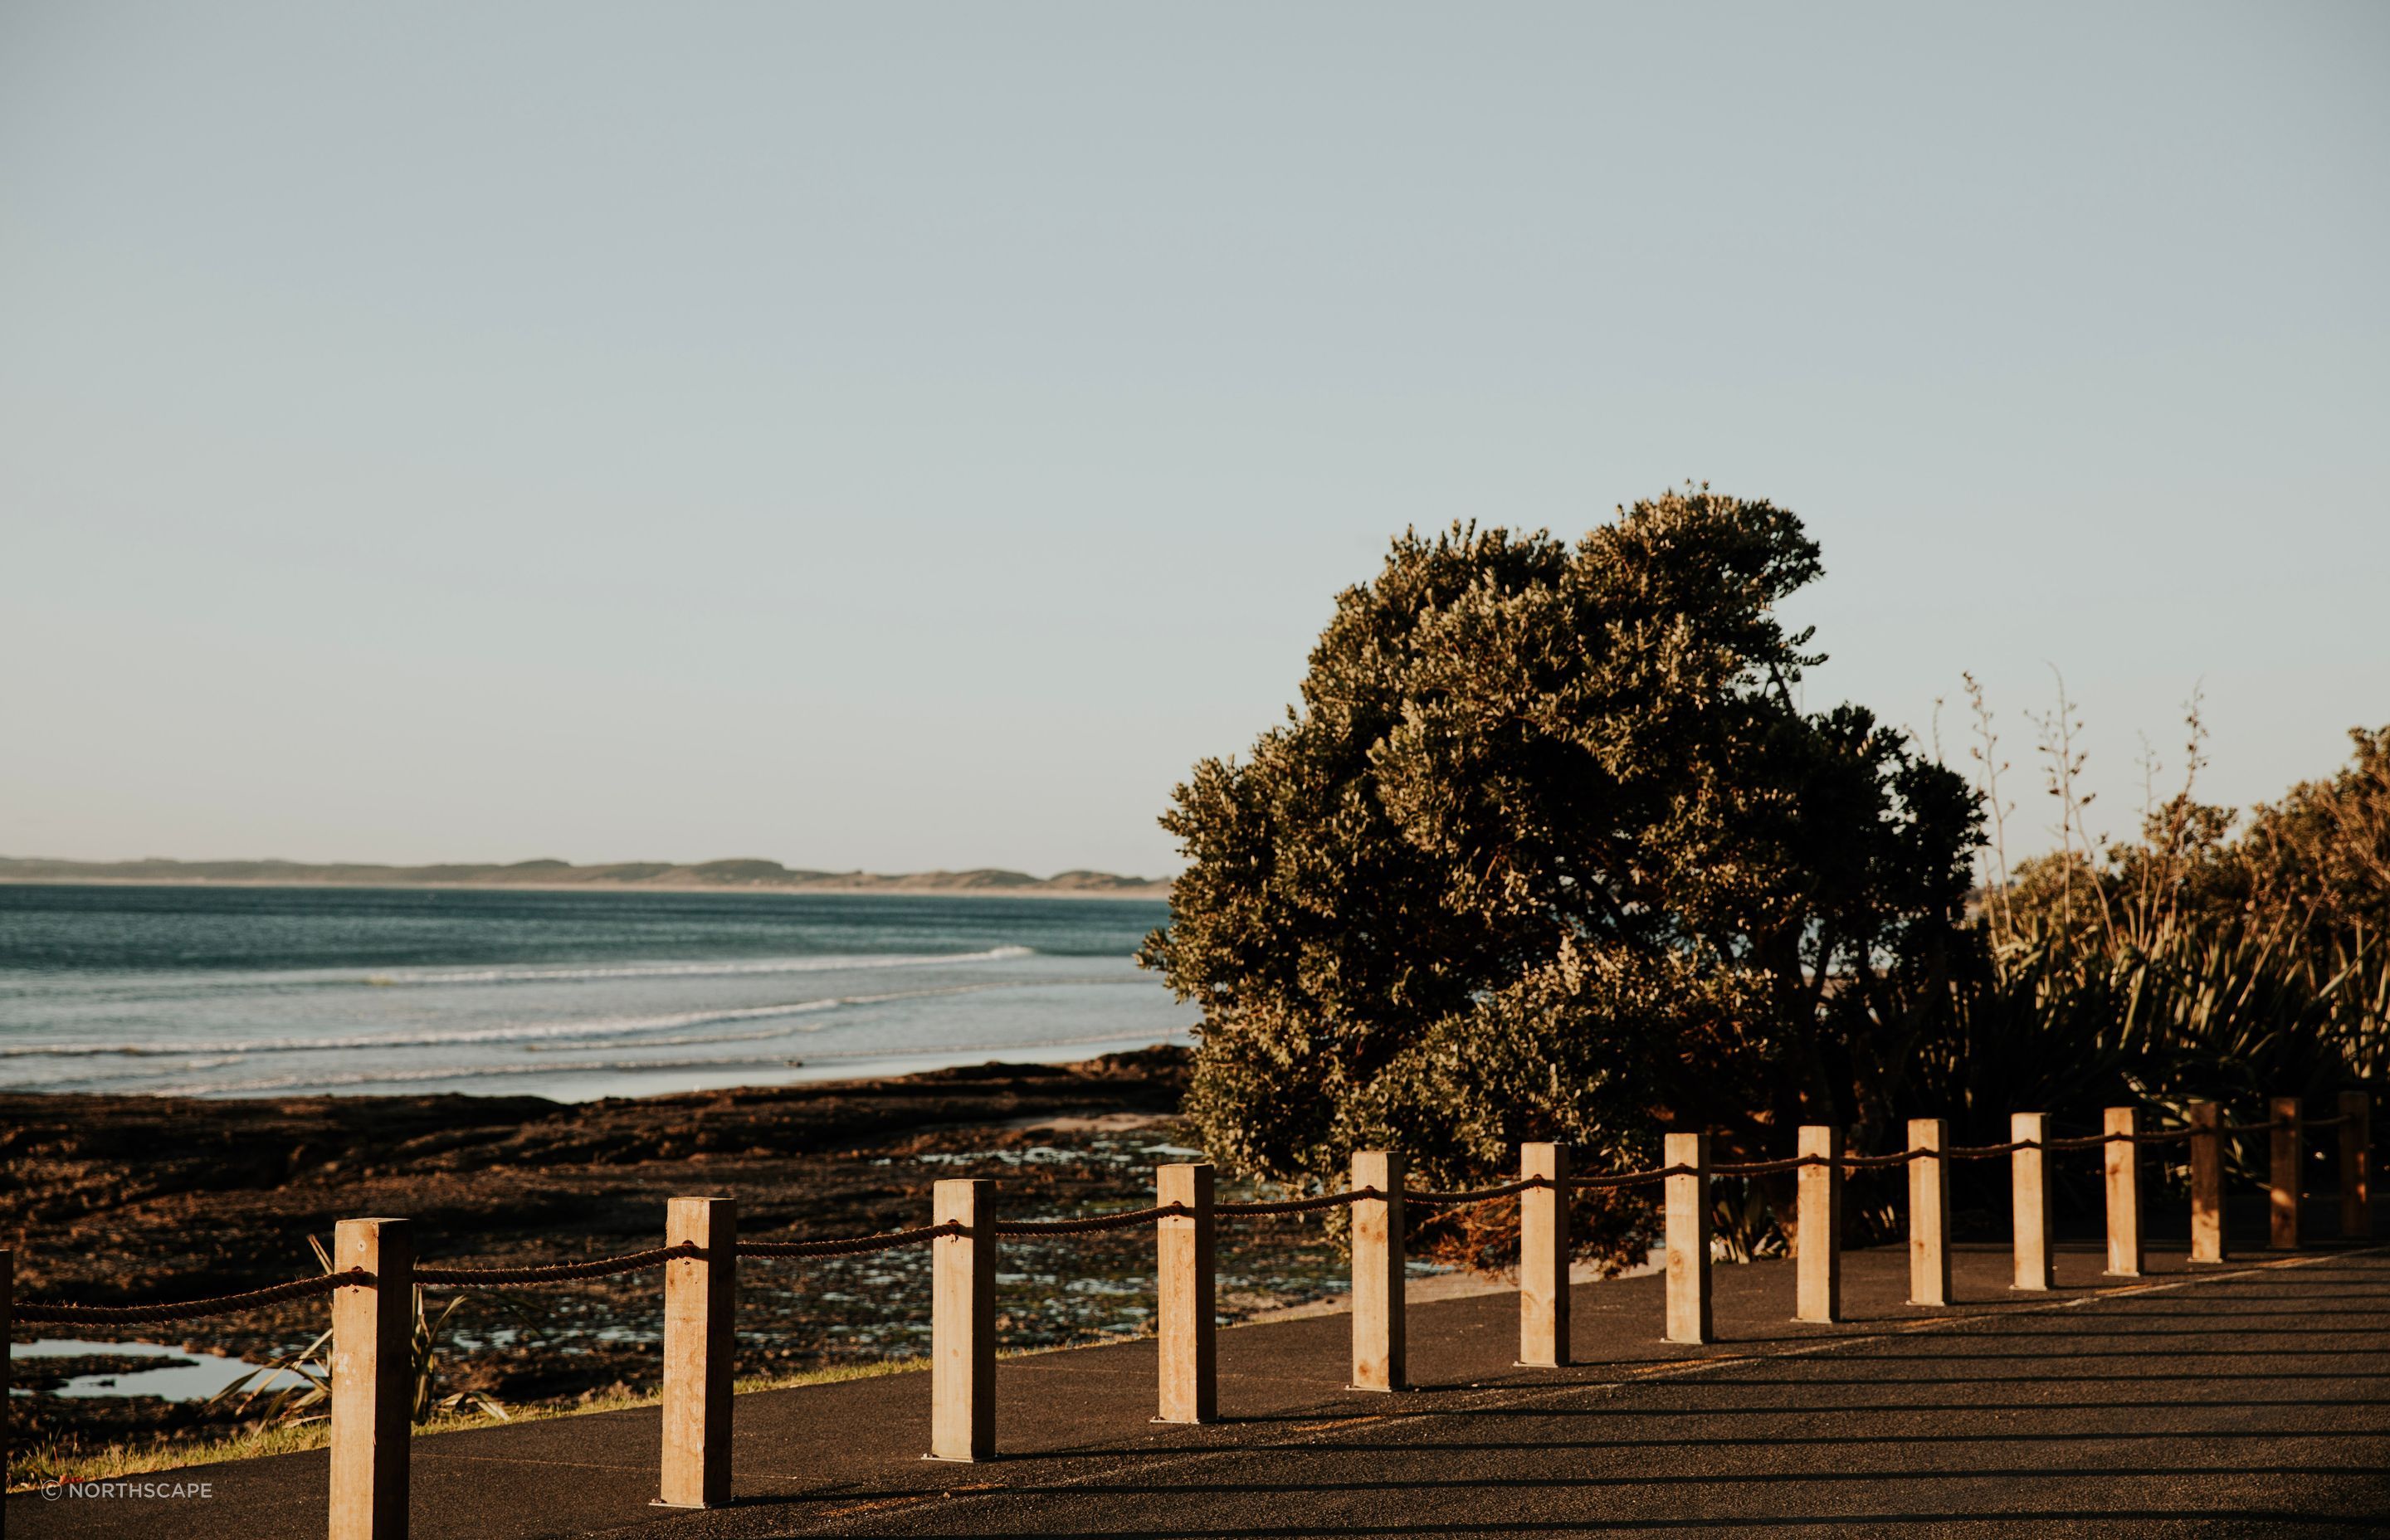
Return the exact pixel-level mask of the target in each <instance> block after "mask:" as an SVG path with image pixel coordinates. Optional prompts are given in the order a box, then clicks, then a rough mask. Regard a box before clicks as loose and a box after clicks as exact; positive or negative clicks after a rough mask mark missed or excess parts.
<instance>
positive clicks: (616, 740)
mask: <svg viewBox="0 0 2390 1540" xmlns="http://www.w3.org/2000/svg"><path fill="white" fill-rule="evenodd" d="M2386 193H2390V7H2385V6H2380V5H2375V4H2365V3H2356V4H2341V5H2331V4H2294V3H2291V4H2266V5H2255V4H2253V5H2245V6H2211V5H2199V4H2189V3H2181V0H2170V3H2167V4H2162V5H2142V6H2134V5H2120V4H2119V5H2100V6H2082V5H2076V4H2069V5H2056V6H2042V5H2022V4H2021V5H2008V6H1970V7H1960V6H1911V5H1888V6H1856V5H1845V6H1801V7H1789V6H1773V5H1757V6H1733V5H1709V6H1698V7H1695V6H1651V5H1640V4H1638V5H1620V6H1597V5H1587V4H1573V5H1562V6H1535V5H1490V6H1401V5H1389V4H1368V5H1357V6H1339V5H1328V4H1308V5H1304V6H1283V5H1248V6H1238V5H1208V6H1119V5H1111V4H1105V5H1086V6H1077V5H1069V6H1054V5H1020V4H1016V5H1008V6H959V5H956V6H906V5H896V4H878V3H875V4H871V5H851V6H848V5H840V6H832V5H814V6H782V5H756V6H741V5H730V4H720V3H716V4H709V5H703V6H649V5H637V6H624V5H609V4H599V3H595V0H575V3H572V4H558V5H530V4H505V5H487V4H473V5H459V6H436V5H418V6H403V7H392V6H382V7H364V6H316V5H292V6H257V5H250V4H238V3H229V0H215V3H212V4H208V5H154V6H92V5H88V4H84V3H82V0H65V3H43V0H12V3H11V4H9V5H7V6H0V853H7V854H14V855H51V856H75V857H84V858H91V859H115V858H127V857H138V856H146V855H166V856H180V857H186V858H208V857H219V858H233V857H262V856H279V857H285V858H289V859H296V860H331V859H349V860H384V861H396V862H414V861H430V860H467V861H470V860H493V861H498V860H520V859H528V858H533V857H560V858H563V859H568V860H574V861H604V860H633V859H637V860H700V859H710V858H717V857H725V856H734V855H740V856H765V857H770V858H774V859H777V860H782V861H785V862H788V863H789V864H790V865H792V866H818V867H828V868H833V869H847V868H854V867H862V868H867V869H873V870H883V871H893V870H914V869H921V868H928V867H940V866H944V867H964V866H1012V867H1018V868H1022V869H1025V870H1030V871H1035V872H1041V873H1043V872H1050V871H1054V870H1057V869H1061V868H1067V867H1097V868H1101V869H1109V870H1115V871H1125V872H1136V873H1142V874H1149V875H1150V874H1157V873H1166V872H1169V871H1172V870H1175V869H1176V866H1177V865H1178V857H1177V853H1176V850H1175V848H1174V846H1173V843H1172V841H1170V839H1169V837H1168V836H1167V835H1165V834H1164V833H1163V832H1162V831H1161V830H1160V829H1159V828H1157V827H1156V825H1155V822H1154V820H1155V817H1156V815H1158V814H1159V813H1160V812H1161V811H1162V810H1163V807H1164V806H1165V805H1166V803H1167V801H1168V798H1169V795H1170V791H1171V789H1172V787H1173V786H1174V785H1175V784H1176V782H1177V781H1178V780H1179V779H1181V778H1182V777H1183V776H1185V774H1186V773H1187V771H1188V769H1189V766H1190V765H1191V764H1193V763H1194V762H1195V761H1196V760H1197V759H1198V758H1200V757H1202V756H1205V755H1214V754H1227V753H1232V752H1237V751H1240V750H1242V749H1244V748H1245V747H1246V746H1247V745H1249V744H1250V743H1251V741H1252V740H1253V737H1254V736H1255V735H1256V734H1257V733H1259V732H1260V731H1262V730H1264V729H1265V728H1266V727H1267V726H1269V725H1271V724H1272V723H1274V722H1275V721H1278V720H1279V719H1280V718H1281V716H1282V713H1283V712H1284V710H1285V707H1286V705H1287V703H1288V702H1289V701H1290V700H1291V699H1293V698H1294V695H1295V688H1296V685H1297V682H1298V681H1299V679H1300V678H1301V675H1302V672H1303V667H1304V658H1305V654H1306V652H1307V650H1308V648H1309V647H1310V645H1311V643H1312V641H1313V640H1314V639H1315V638H1316V637H1317V634H1318V631H1319V628H1320V627H1321V625H1322V624H1323V623H1324V622H1326V620H1327V619H1328V617H1329V615H1330V611H1331V609H1332V607H1333V603H1334V598H1335V595H1336V594H1337V592H1338V591H1339V590H1340V589H1341V588H1343V587H1344V586H1346V585H1348V584H1353V583H1355V582H1358V581H1363V580H1366V579H1367V578H1368V577H1369V576H1370V574H1371V573H1372V572H1373V571H1375V569H1376V568H1377V566H1378V564H1379V561H1380V560H1381V557H1382V554H1383V552H1384V549H1385V546H1386V543H1387V541H1388V540H1389V539H1390V538H1391V537H1392V536H1393V535H1394V534H1396V533H1399V532H1400V531H1402V530H1403V529H1404V528H1405V527H1407V526H1413V525H1416V526H1419V527H1420V528H1422V529H1433V528H1437V527H1440V526H1443V525H1446V524H1447V523H1449V522H1450V521H1452V520H1456V519H1466V520H1478V521H1480V522H1482V523H1486V524H1503V525H1509V526H1511V527H1514V528H1548V529H1550V530H1552V531H1554V532H1555V533H1561V534H1563V535H1567V536H1570V537H1574V536H1575V535H1577V534H1579V533H1583V532H1584V531H1585V530H1587V529H1588V528H1590V527H1592V526H1594V525H1595V524H1598V523H1600V522H1601V521H1602V520H1606V519H1608V518H1611V517H1613V509H1614V508H1615V507H1616V506H1617V505H1619V504H1622V503H1625V502H1630V501H1632V500H1634V499H1636V498H1638V497H1643V496H1650V495H1653V494H1658V493H1660V492H1661V491H1663V490H1664V489H1666V488H1668V487H1670V486H1672V485H1677V484H1680V483H1682V482H1684V481H1687V480H1695V481H1708V482H1710V483H1711V484H1712V485H1713V486H1714V487H1715V488H1717V489H1718V490H1720V491H1724V492H1729V493H1733V494H1740V495H1744V496H1766V497H1769V498H1772V499H1774V500H1775V501H1776V502H1778V503H1780V504H1781V505H1784V506H1787V507H1792V508H1793V509H1795V510H1797V511H1798V512H1799V513H1800V514H1801V515H1802V516H1803V517H1804V518H1805V520H1807V522H1808V527H1809V529H1810V532H1811V533H1812V534H1813V535H1814V536H1815V537H1816V538H1817V539H1818V541H1819V542H1820V544H1821V545H1822V546H1823V548H1824V559H1825V566H1826V576H1825V578H1824V579H1823V580H1822V581H1821V582H1820V583H1819V584H1817V585H1816V586H1815V587H1813V588H1812V589H1810V590H1808V591H1806V592H1805V593H1804V594H1802V595H1800V596H1798V597H1796V598H1795V599H1794V600H1793V601H1792V611H1793V618H1794V619H1795V620H1796V621H1798V622H1801V623H1805V624H1814V625H1816V626H1817V627H1818V646H1820V647H1821V648H1823V649H1825V650H1826V651H1828V652H1829V653H1830V654H1831V661H1830V662H1829V663H1828V664H1826V665H1825V666H1824V667H1823V668H1821V669H1819V670H1818V671H1817V672H1816V673H1815V674H1812V675H1811V677H1810V679H1809V680H1808V682H1807V686H1806V699H1807V703H1808V704H1809V705H1811V706H1812V707H1822V706H1824V705H1828V704H1831V703H1832V702H1834V701H1837V700H1841V699H1855V700H1858V701H1861V702H1863V703H1865V704H1867V705H1869V706H1870V707H1872V708H1873V709H1874V710H1876V711H1877V712H1879V713H1880V714H1881V715H1882V716H1883V717H1885V718H1886V719H1888V720H1890V721H1893V722H1895V723H1898V724H1901V725H1908V726H1910V727H1912V728H1914V729H1915V730H1916V732H1917V733H1918V735H1919V737H1920V740H1921V742H1926V743H1929V744H1930V742H1931V740H1932V739H1933V737H1934V730H1935V721H1936V710H1937V709H1936V705H1935V702H1936V701H1937V700H1940V701H1942V702H1943V704H1942V705H1941V707H1940V708H1939V732H1940V736H1941V739H1942V742H1943V751H1944V752H1945V753H1946V754H1947V755H1948V756H1949V757H1951V758H1952V759H1953V760H1954V761H1958V762H1960V763H1963V760H1964V744H1963V738H1964V736H1965V732H1966V722H1965V716H1964V700H1963V696H1962V681H1961V674H1962V671H1972V672H1973V674H1974V675H1975V676H1976V677H1977V678H1978V679H1979V680H1981V681H1982V683H1983V685H1984V687H1985V690H1986V692H1987V697H1988V699H1989V701H1990V704H1991V706H1992V708H1993V710H1994V711H1995V712H1997V717H1996V722H1997V726H1998V731H1999V732H2000V733H2001V734H2002V737H2003V745H2002V757H2003V758H2005V759H2007V760H2008V761H2009V762H2010V763H2011V764H2012V766H2013V768H2012V769H2011V773H2010V776H2009V779H2008V782H2007V783H2006V786H2005V788H2004V789H2005V790H2006V792H2007V795H2008V799H2009V800H2010V801H2013V802H2016V803H2017V804H2018V811H2017V812H2016V813H2015V814H2014V815H2011V820H2010V822H2011V831H2010V834H2011V839H2010V842H2011V850H2012V853H2021V852H2022V851H2024V850H2027V849H2031V848H2036V847H2037V846H2043V845H2047V844H2048V843H2049V836H2048V835H2047V834H2046V833H2045V832H2043V829H2044V826H2046V825H2047V824H2048V822H2049V818H2050V816H2051V813H2050V809H2051V808H2052V806H2053V805H2054V804H2052V803H2051V802H2050V801H2049V798H2047V797H2046V796H2043V795H2041V794H2040V792H2039V789H2038V785H2037V779H2036V776H2037V771H2036V768H2035V765H2034V764H2033V761H2034V753H2033V738H2034V729H2033V726H2032V725H2031V723H2030V722H2029V721H2028V720H2027V718H2026V715H2025V713H2026V712H2029V711H2042V710H2047V709H2048V708H2049V706H2050V705H2051V704H2052V701H2053V689H2054V674H2053V670H2058V671H2062V672H2063V676H2064V679H2065V682H2066V686H2067V688H2068V689H2069V691H2070V692H2071V694H2072V695H2073V697H2074V698H2075V700H2076V701H2077V702H2079V712H2078V715H2079V716H2080V718H2081V720H2082V721H2083V723H2084V731H2085V738H2084V747H2085V748H2086V749H2087V750H2088V754H2089V759H2088V766H2087V782H2088V786H2089V787H2090V789H2093V790H2095V791H2096V792H2097V793H2098V795H2099V798H2100V801H2099V802H2097V803H2095V809H2094V817H2095V823H2096V824H2098V825H2099V827H2101V828H2110V829H2114V830H2118V831H2121V830H2123V829H2127V828H2130V827H2131V825H2132V823H2133V822H2134V817H2133V810H2134V808H2135V807H2136V806H2137V805H2138V803H2139V798H2140V785H2141V777H2140V772H2139V769H2138V768H2137V766H2136V764H2135V760H2136V756H2138V755H2139V753H2140V751H2141V738H2142V736H2143V735H2146V736H2147V738H2148V739H2149V740H2150V741H2151V742H2152V743H2154V744H2155V745H2156V746H2157V750H2158V752H2159V754H2160V756H2161V758H2162V760H2163V761H2164V762H2165V770H2164V771H2163V772H2162V774H2163V775H2164V776H2168V777H2171V776H2176V775H2178V774H2179V769H2180V760H2181V756H2180V753H2179V751H2178V750H2179V744H2178V740H2179V739H2180V738H2181V733H2180V730H2179V723H2178V719H2179V717H2180V715H2181V703H2182V702H2183V701H2184V700H2185V699H2188V698H2190V697H2191V695H2192V693H2193V692H2194V690H2197V691H2200V692H2202V695H2203V699H2204V714H2205V719H2206V722H2207V725H2208V727H2209V729H2210V731H2211V733H2212V735H2213V736H2212V738H2211V740H2210V743H2209V746H2208V749H2209V754H2210V756H2211V763H2210V764H2208V766H2207V768H2206V769H2205V770H2204V772H2203V775H2202V788H2203V791H2204V795H2205V796H2206V797H2207V798H2208V799H2210V800H2214V801H2219V802H2230V803H2247V802H2255V801H2257V800H2259V799H2264V798H2270V797H2273V796H2276V795H2279V794H2280V792H2281V790H2282V789H2284V788H2285V787H2286V786H2288V785H2289V784H2290V783H2291V782H2293V781H2294V780H2297V779H2300V778H2304V777H2309V776H2320V775H2324V774H2328V773H2329V772H2330V771H2331V770H2332V768H2334V767H2335V766H2336V765H2338V764H2340V763H2342V762H2343V761H2344V759H2345V755H2346V750H2347V744H2346V740H2345V730H2346V729H2347V728H2349V727H2350V726H2352V725H2358V724H2366V725H2376V726H2378V725H2383V724H2384V723H2390V613H2386V612H2385V611H2386V610H2390V607H2385V604H2384V596H2385V593H2386V592H2390V370H2385V369H2384V366H2383V360H2384V358H2385V357H2390V283H2385V282H2384V274H2385V272H2390V264H2385V257H2384V252H2385V251H2390V196H2385V194H2386Z"/></svg>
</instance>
